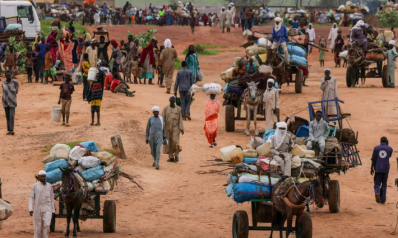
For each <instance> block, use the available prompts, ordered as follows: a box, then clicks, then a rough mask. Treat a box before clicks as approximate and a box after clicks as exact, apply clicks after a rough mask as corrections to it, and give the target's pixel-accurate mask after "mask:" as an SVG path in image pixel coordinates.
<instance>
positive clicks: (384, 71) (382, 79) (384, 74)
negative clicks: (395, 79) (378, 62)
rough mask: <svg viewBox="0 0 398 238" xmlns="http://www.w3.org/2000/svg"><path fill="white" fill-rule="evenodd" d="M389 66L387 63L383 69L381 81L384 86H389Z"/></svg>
mask: <svg viewBox="0 0 398 238" xmlns="http://www.w3.org/2000/svg"><path fill="white" fill-rule="evenodd" d="M387 71H388V68H387V65H384V66H383V71H382V75H381V82H382V83H383V87H384V88H387V87H388V74H387Z"/></svg>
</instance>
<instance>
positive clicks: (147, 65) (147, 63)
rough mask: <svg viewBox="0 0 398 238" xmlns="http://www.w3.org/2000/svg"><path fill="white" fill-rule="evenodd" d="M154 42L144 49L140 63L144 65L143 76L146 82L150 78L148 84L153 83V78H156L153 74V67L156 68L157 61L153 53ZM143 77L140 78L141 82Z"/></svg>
mask: <svg viewBox="0 0 398 238" xmlns="http://www.w3.org/2000/svg"><path fill="white" fill-rule="evenodd" d="M153 46H154V44H153V42H151V43H150V44H149V45H148V46H147V47H146V48H145V49H144V50H143V51H142V54H141V60H140V63H139V65H140V66H141V67H142V71H141V78H143V79H144V84H146V79H149V80H148V84H152V85H153V83H152V79H153V78H154V76H153V69H154V68H156V61H155V55H154V53H153ZM141 78H140V83H141Z"/></svg>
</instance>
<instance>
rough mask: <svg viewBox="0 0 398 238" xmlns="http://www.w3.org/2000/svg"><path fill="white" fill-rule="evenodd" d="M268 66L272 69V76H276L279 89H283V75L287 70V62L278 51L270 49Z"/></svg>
mask: <svg viewBox="0 0 398 238" xmlns="http://www.w3.org/2000/svg"><path fill="white" fill-rule="evenodd" d="M265 64H266V65H269V66H271V67H272V75H274V76H275V78H276V82H278V85H279V88H282V83H283V80H282V75H283V73H284V72H285V70H286V67H287V66H286V60H285V58H283V57H282V56H280V55H279V54H278V53H277V49H273V50H271V49H268V51H267V60H266V63H265Z"/></svg>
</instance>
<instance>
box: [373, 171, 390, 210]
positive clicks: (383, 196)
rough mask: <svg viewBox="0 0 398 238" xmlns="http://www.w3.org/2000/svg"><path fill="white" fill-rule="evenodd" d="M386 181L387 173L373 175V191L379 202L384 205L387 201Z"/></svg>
mask: <svg viewBox="0 0 398 238" xmlns="http://www.w3.org/2000/svg"><path fill="white" fill-rule="evenodd" d="M387 180H388V173H375V177H374V184H375V185H374V189H375V193H377V194H379V195H380V202H381V203H382V204H384V203H385V202H386V200H387ZM380 185H381V188H380Z"/></svg>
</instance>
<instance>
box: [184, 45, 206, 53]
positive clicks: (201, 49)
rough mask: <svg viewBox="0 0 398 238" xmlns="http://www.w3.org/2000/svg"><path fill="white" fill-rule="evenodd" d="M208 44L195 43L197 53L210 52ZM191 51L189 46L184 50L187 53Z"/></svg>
mask: <svg viewBox="0 0 398 238" xmlns="http://www.w3.org/2000/svg"><path fill="white" fill-rule="evenodd" d="M206 48H207V47H206V46H205V45H201V44H195V45H194V49H195V51H196V53H198V54H209V52H208V51H207V50H206ZM188 51H189V46H188V47H187V48H186V49H185V50H184V52H183V53H184V54H185V55H186V54H187V53H188Z"/></svg>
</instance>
